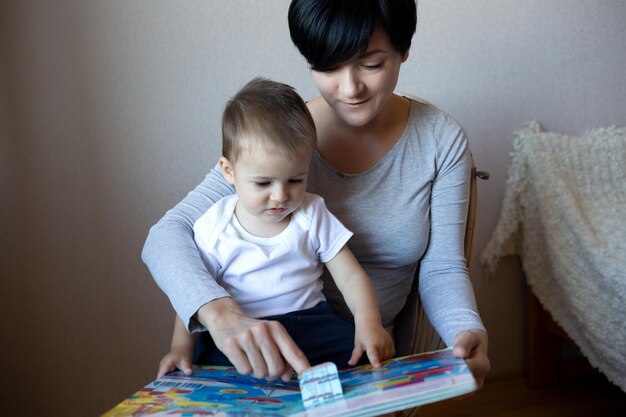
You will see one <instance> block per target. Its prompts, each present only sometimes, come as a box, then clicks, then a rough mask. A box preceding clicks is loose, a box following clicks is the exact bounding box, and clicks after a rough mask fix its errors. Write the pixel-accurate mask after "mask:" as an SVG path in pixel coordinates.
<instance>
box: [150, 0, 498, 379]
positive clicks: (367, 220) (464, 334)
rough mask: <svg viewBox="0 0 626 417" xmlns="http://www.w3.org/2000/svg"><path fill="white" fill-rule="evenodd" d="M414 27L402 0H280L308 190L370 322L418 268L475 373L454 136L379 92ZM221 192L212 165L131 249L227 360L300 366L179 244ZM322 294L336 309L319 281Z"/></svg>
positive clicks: (286, 344)
mask: <svg viewBox="0 0 626 417" xmlns="http://www.w3.org/2000/svg"><path fill="white" fill-rule="evenodd" d="M415 27H416V6H415V2H414V0H367V1H364V0H341V1H338V0H334V1H324V0H293V1H292V3H291V5H290V8H289V29H290V33H291V37H292V40H293V42H294V44H295V45H296V46H297V47H298V49H299V50H300V52H301V53H302V54H303V55H304V57H305V58H306V59H307V61H308V62H309V64H310V66H311V69H312V75H313V80H314V82H315V84H316V86H317V88H318V90H319V92H320V94H321V97H319V98H316V99H314V100H312V101H310V102H309V103H308V107H309V110H310V111H311V114H312V116H313V119H314V121H315V125H316V129H317V142H318V149H317V152H316V153H315V155H314V156H313V161H312V163H311V169H310V179H309V189H308V191H310V192H312V193H316V194H320V195H321V196H322V197H323V198H324V199H325V200H326V204H327V206H328V207H329V209H330V210H331V211H332V212H333V213H334V214H335V215H336V216H337V217H338V218H339V219H340V220H341V221H342V222H343V223H344V224H345V225H346V226H347V227H348V228H349V229H350V230H352V231H353V232H354V237H353V239H352V240H351V241H350V242H349V246H350V248H351V249H352V251H353V252H354V254H355V256H356V257H357V259H358V260H359V262H360V263H361V265H362V266H363V267H364V269H365V270H366V271H367V272H368V274H369V276H370V278H371V279H372V282H373V284H374V287H375V289H376V293H377V298H378V305H379V308H380V312H381V316H382V320H383V324H384V325H385V326H386V327H387V328H388V329H389V330H391V329H392V327H393V321H394V318H395V316H396V314H397V313H398V311H399V310H400V309H401V308H402V306H403V305H404V303H405V301H406V297H407V294H408V292H409V289H410V287H411V283H412V280H413V277H414V275H415V271H416V269H417V268H418V269H419V286H420V287H419V288H420V295H421V299H422V302H423V304H424V307H425V309H426V312H427V313H428V316H429V318H430V319H431V322H432V323H433V325H434V326H435V328H436V329H437V331H438V332H439V334H441V335H442V337H443V339H444V341H445V342H446V343H447V344H448V345H453V346H454V350H453V352H454V353H455V355H457V356H459V357H463V358H466V360H467V363H468V365H469V366H470V368H471V369H472V371H473V373H474V375H475V377H476V379H477V381H478V384H479V385H482V382H483V379H484V376H485V374H486V373H487V372H488V370H489V360H488V359H487V334H486V332H485V330H484V327H483V325H482V323H481V321H480V317H479V316H478V313H477V311H476V306H475V301H474V295H473V290H472V287H471V283H470V281H469V276H468V272H467V267H466V264H465V259H464V257H463V249H462V247H463V234H464V230H465V214H466V213H467V198H468V188H469V148H468V145H467V140H466V138H465V135H464V133H463V130H462V129H461V128H460V126H459V125H458V124H457V123H456V122H455V121H454V120H452V119H451V118H450V117H449V116H447V115H446V114H445V113H443V112H442V111H440V110H439V109H437V108H435V107H433V106H431V105H428V104H424V103H420V102H417V101H412V100H409V99H407V98H404V97H401V96H399V95H396V94H394V93H393V92H394V89H395V87H396V83H397V80H398V75H399V71H400V67H401V65H402V63H403V62H405V61H406V59H407V58H408V53H409V47H410V44H411V39H412V36H413V34H414V32H415ZM231 193H233V190H232V188H230V187H229V186H228V184H227V182H226V181H225V180H224V178H223V177H222V176H221V174H220V173H219V171H218V170H216V169H214V170H212V171H211V172H210V173H209V174H208V175H207V177H206V178H205V180H204V181H203V182H202V183H201V184H200V185H199V186H198V187H197V188H196V189H195V190H194V191H192V192H191V193H190V194H189V195H188V196H187V197H186V198H185V199H184V200H183V201H182V202H181V203H179V204H178V205H177V206H176V207H174V208H173V209H172V210H170V211H169V212H168V213H167V214H166V215H165V216H164V217H163V219H161V220H160V221H159V222H158V223H157V224H156V225H155V226H154V227H153V228H152V229H151V230H150V233H149V236H148V239H147V241H146V245H145V247H144V251H143V258H144V261H145V262H146V264H147V265H148V267H149V268H150V270H151V272H152V275H153V276H154V278H155V280H156V281H157V283H158V284H159V286H160V287H161V288H162V289H163V291H164V292H165V293H166V294H167V295H168V296H169V298H170V300H171V302H172V304H173V306H174V308H175V309H176V311H177V313H178V315H179V317H180V318H181V319H182V320H183V322H184V323H185V325H186V326H187V328H188V329H189V330H190V331H197V330H204V329H207V330H208V331H209V333H210V334H211V337H212V338H213V340H214V342H215V344H216V345H217V347H218V348H219V349H220V350H221V351H222V352H224V354H226V356H227V357H228V358H229V359H230V361H231V362H232V363H233V364H234V365H235V366H236V367H237V369H238V370H239V371H240V372H242V373H253V374H254V375H255V376H262V377H271V378H274V377H279V376H283V377H286V375H288V374H289V373H290V372H291V368H292V367H293V369H294V370H296V371H297V372H301V371H302V370H303V369H305V368H306V367H308V362H307V360H306V358H305V357H304V355H303V354H302V352H301V351H300V349H299V348H298V347H297V346H296V345H295V343H294V342H293V341H292V340H291V338H290V337H289V335H288V334H287V333H286V331H285V330H284V328H283V327H282V326H281V325H280V324H278V323H276V322H272V321H259V320H254V319H251V318H248V317H246V316H245V315H244V314H243V313H242V311H241V309H240V308H239V307H238V306H237V305H236V303H235V302H234V301H233V300H232V298H230V297H229V295H228V293H227V292H226V291H225V290H224V289H223V288H221V287H220V286H219V285H218V284H217V283H216V282H215V280H214V279H213V278H212V277H211V276H210V275H209V274H208V273H207V272H206V268H205V267H204V265H203V263H202V260H201V259H200V256H199V255H198V252H197V249H196V247H195V245H194V243H193V236H192V227H193V223H194V222H195V220H196V219H197V218H198V217H199V216H200V215H201V214H202V213H204V211H206V209H207V208H208V207H209V206H210V205H212V204H213V203H214V202H215V201H217V200H219V199H220V198H222V197H223V196H225V195H228V194H231ZM325 278H328V277H325ZM324 293H325V295H326V297H327V299H328V300H329V301H330V303H331V304H333V306H334V307H335V308H336V309H338V310H339V311H345V303H344V302H343V299H342V298H341V297H340V295H339V292H338V291H337V289H336V287H334V286H333V285H332V280H331V279H325V288H324Z"/></svg>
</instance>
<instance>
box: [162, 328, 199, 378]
mask: <svg viewBox="0 0 626 417" xmlns="http://www.w3.org/2000/svg"><path fill="white" fill-rule="evenodd" d="M198 335H199V333H193V334H192V333H189V332H188V331H187V329H185V325H184V324H183V321H182V320H181V319H180V317H178V316H176V322H175V324H174V335H173V336H172V344H171V347H170V351H169V353H168V354H167V355H165V356H164V357H163V359H161V363H159V373H158V374H157V378H160V377H162V376H163V375H165V374H166V373H168V372H171V371H173V370H174V369H176V368H178V369H180V370H181V371H183V372H184V373H185V375H191V373H192V372H193V371H192V369H191V360H192V355H193V349H194V347H195V345H196V342H197V341H198Z"/></svg>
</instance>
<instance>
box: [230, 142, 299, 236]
mask: <svg viewBox="0 0 626 417" xmlns="http://www.w3.org/2000/svg"><path fill="white" fill-rule="evenodd" d="M310 161H311V153H310V152H305V153H304V154H302V155H294V156H291V157H287V156H285V155H283V154H282V153H280V152H271V151H268V150H265V149H263V148H260V149H254V150H252V151H244V152H243V153H242V154H241V155H240V156H239V158H238V159H237V160H236V161H235V163H234V164H231V163H230V161H228V160H227V159H225V158H222V159H220V164H221V166H222V171H223V173H224V176H225V177H226V179H227V180H228V181H229V182H230V183H231V184H234V185H235V189H236V191H237V195H238V196H239V204H238V205H237V209H236V210H237V211H236V213H237V218H238V219H239V221H240V222H241V223H242V224H243V225H244V227H245V224H247V225H249V226H254V225H261V227H262V226H263V225H262V224H261V223H275V224H276V223H282V222H288V221H289V216H290V215H291V213H293V212H294V211H295V210H296V209H297V208H298V207H300V205H301V204H302V201H303V200H304V196H305V190H306V184H307V176H308V173H309V163H310Z"/></svg>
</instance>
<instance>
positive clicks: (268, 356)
mask: <svg viewBox="0 0 626 417" xmlns="http://www.w3.org/2000/svg"><path fill="white" fill-rule="evenodd" d="M198 317H199V319H200V321H201V322H202V323H203V324H205V326H206V327H207V329H208V330H209V333H211V338H212V339H213V341H214V342H215V345H216V346H217V348H218V349H219V350H221V351H222V353H224V355H226V357H227V358H228V359H229V360H230V361H231V363H232V364H233V365H234V366H235V368H237V371H238V372H239V373H241V374H252V375H253V376H254V377H255V378H266V379H275V378H279V377H280V378H282V379H283V381H289V380H290V379H291V375H292V372H293V370H295V371H296V372H297V373H298V374H300V373H301V372H302V371H304V370H305V369H307V368H309V367H310V366H311V365H310V364H309V361H308V360H307V358H306V357H305V356H304V353H303V352H302V351H301V350H300V348H298V346H297V345H296V343H295V342H294V341H293V339H292V338H291V337H290V336H289V334H288V333H287V331H286V330H285V328H284V327H283V326H282V325H281V324H280V323H279V322H277V321H268V320H257V319H253V318H250V317H247V316H246V315H244V314H243V312H242V311H241V309H240V308H239V306H238V305H237V303H235V301H234V300H233V299H232V298H230V297H225V298H220V299H217V300H213V301H211V302H210V303H207V304H205V305H204V306H202V307H201V308H200V310H199V311H198Z"/></svg>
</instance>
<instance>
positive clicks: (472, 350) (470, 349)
mask: <svg viewBox="0 0 626 417" xmlns="http://www.w3.org/2000/svg"><path fill="white" fill-rule="evenodd" d="M487 345H488V338H487V333H486V332H484V331H482V330H467V331H463V332H460V333H459V334H458V335H457V336H456V339H455V340H454V345H453V348H452V354H453V355H454V356H456V357H457V358H463V359H465V363H467V366H468V367H469V368H470V370H471V371H472V374H473V375H474V379H476V384H478V388H480V387H482V386H483V383H484V382H485V376H487V374H488V373H489V370H490V369H491V365H490V363H489V358H488V357H487Z"/></svg>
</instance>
